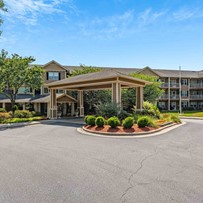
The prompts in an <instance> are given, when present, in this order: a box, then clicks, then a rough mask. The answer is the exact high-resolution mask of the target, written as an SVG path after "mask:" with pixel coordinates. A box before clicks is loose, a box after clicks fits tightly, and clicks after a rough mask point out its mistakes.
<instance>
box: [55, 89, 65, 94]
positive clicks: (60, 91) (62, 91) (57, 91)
mask: <svg viewBox="0 0 203 203" xmlns="http://www.w3.org/2000/svg"><path fill="white" fill-rule="evenodd" d="M56 93H57V94H64V90H56Z"/></svg>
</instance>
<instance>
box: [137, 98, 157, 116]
mask: <svg viewBox="0 0 203 203" xmlns="http://www.w3.org/2000/svg"><path fill="white" fill-rule="evenodd" d="M135 113H138V114H141V115H146V116H151V117H155V118H160V111H159V109H158V107H157V106H156V105H155V104H152V103H150V102H148V101H145V102H144V103H143V110H142V111H141V112H137V111H136V109H135Z"/></svg>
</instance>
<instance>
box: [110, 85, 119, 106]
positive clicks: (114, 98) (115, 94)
mask: <svg viewBox="0 0 203 203" xmlns="http://www.w3.org/2000/svg"><path fill="white" fill-rule="evenodd" d="M111 100H112V102H113V103H116V104H118V105H121V84H120V83H118V82H116V83H112V97H111Z"/></svg>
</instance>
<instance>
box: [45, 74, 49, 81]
mask: <svg viewBox="0 0 203 203" xmlns="http://www.w3.org/2000/svg"><path fill="white" fill-rule="evenodd" d="M46 79H47V80H49V73H48V72H46Z"/></svg>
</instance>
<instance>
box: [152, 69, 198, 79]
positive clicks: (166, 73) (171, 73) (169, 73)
mask: <svg viewBox="0 0 203 203" xmlns="http://www.w3.org/2000/svg"><path fill="white" fill-rule="evenodd" d="M153 71H154V72H155V73H157V74H158V75H159V76H160V77H176V78H177V77H179V70H163V69H153ZM181 77H185V78H199V77H200V75H199V71H188V70H181Z"/></svg>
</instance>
